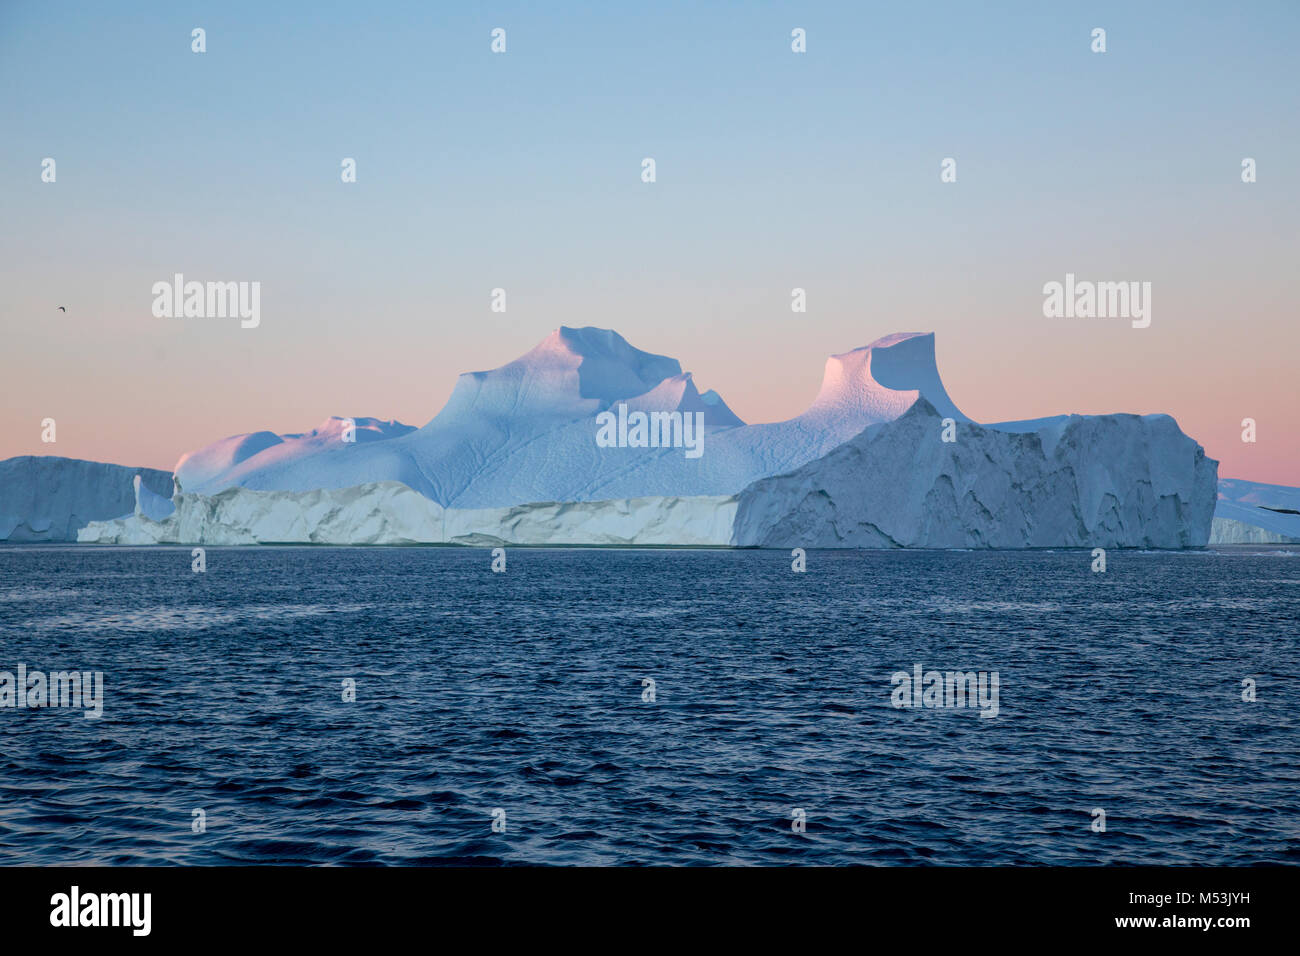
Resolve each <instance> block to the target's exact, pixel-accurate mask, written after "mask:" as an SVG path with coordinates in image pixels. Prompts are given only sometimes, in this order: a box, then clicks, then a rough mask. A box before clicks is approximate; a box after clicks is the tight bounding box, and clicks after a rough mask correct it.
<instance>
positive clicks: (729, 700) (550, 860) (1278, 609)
mask: <svg viewBox="0 0 1300 956" xmlns="http://www.w3.org/2000/svg"><path fill="white" fill-rule="evenodd" d="M206 561H207V570H206V571H205V572H203V573H195V572H193V571H192V570H191V556H190V550H189V549H188V548H184V549H181V548H155V549H148V548H142V549H127V548H92V547H80V548H78V547H40V546H31V547H7V548H0V671H9V672H16V668H17V667H18V665H19V664H20V663H21V664H24V665H25V666H26V668H27V669H28V670H29V671H33V670H42V671H45V672H50V671H58V670H74V669H75V670H82V671H100V672H102V673H103V682H104V683H103V688H104V691H103V716H102V717H100V718H99V719H87V718H86V717H85V716H83V711H82V710H80V709H76V708H49V707H47V708H23V709H19V708H17V707H3V708H0V741H2V748H0V749H2V753H0V864H89V863H100V864H250V863H263V864H265V863H301V864H335V865H359V864H403V865H407V864H673V865H676V864H704V865H733V864H744V865H748V864H944V865H954V864H955V865H964V864H985V865H987V864H1120V863H1122V864H1227V865H1247V864H1260V863H1298V862H1300V719H1298V718H1297V704H1298V703H1300V693H1298V691H1300V680H1298V676H1300V555H1298V554H1297V553H1296V552H1295V551H1286V550H1268V549H1263V548H1254V549H1251V548H1244V549H1240V550H1236V551H1229V550H1227V549H1225V550H1223V551H1222V552H1219V553H1215V552H1185V553H1141V552H1132V551H1112V552H1110V554H1109V555H1108V561H1107V569H1106V571H1105V573H1094V572H1093V571H1092V570H1091V563H1092V558H1091V555H1090V554H1089V553H1088V552H1086V551H1069V552H1066V551H1061V552H1029V553H1008V552H1001V553H997V552H993V553H990V552H971V553H960V552H829V551H811V552H809V553H808V559H807V561H808V564H807V571H806V573H803V574H797V573H793V572H792V571H791V558H790V555H789V554H788V553H787V552H778V551H705V550H558V549H522V548H521V549H509V550H508V553H507V567H506V571H505V572H504V573H493V572H492V571H491V561H492V558H491V555H490V553H489V552H488V551H487V550H477V549H451V548H355V549H354V548H275V547H272V548H209V549H207V554H206ZM918 664H919V665H921V667H922V668H923V670H925V671H928V670H930V669H936V670H940V671H949V670H953V671H962V672H966V671H976V672H986V673H988V674H991V673H992V672H995V671H996V672H997V674H998V677H999V699H998V713H997V716H996V717H988V718H986V717H981V716H980V712H979V711H978V710H977V709H974V708H971V707H965V708H962V707H931V708H927V707H919V708H918V707H907V708H900V707H895V706H894V704H893V701H892V698H891V695H892V694H893V692H894V690H895V685H894V684H893V682H892V680H891V675H893V674H894V673H895V672H900V671H906V672H910V671H912V670H913V668H914V666H915V665H918ZM647 678H648V679H651V680H653V681H654V687H653V690H654V695H653V698H654V699H653V700H649V699H643V698H646V697H648V696H649V695H648V691H649V689H650V688H649V686H648V685H647V684H646V683H644V682H645V680H646V679H647ZM349 679H350V680H352V681H355V697H356V699H355V701H345V700H344V699H343V697H344V693H343V686H344V681H345V680H349ZM1247 679H1249V680H1250V681H1253V682H1254V696H1255V698H1256V699H1255V700H1253V701H1247V700H1243V691H1244V689H1245V685H1243V681H1244V680H1247ZM796 808H797V809H800V810H802V811H803V816H804V819H805V820H806V831H805V832H802V833H799V832H795V830H794V829H793V828H792V822H794V820H795V817H796V814H795V813H794V811H795V810H796ZM195 810H201V811H202V824H203V825H202V827H201V828H200V827H198V822H197V821H199V817H198V816H196V815H195V813H194V811H195ZM497 810H499V811H502V812H503V814H504V816H502V814H501V813H498V814H496V815H495V816H494V811H497ZM1095 810H1103V811H1104V813H1105V817H1104V821H1105V831H1104V832H1097V831H1096V830H1095V829H1094V827H1095V826H1097V821H1098V820H1099V819H1100V818H1099V817H1097V816H1096V815H1094V811H1095ZM494 821H495V822H497V824H498V826H500V824H501V823H502V822H503V823H504V832H494V830H493V824H494ZM196 828H199V829H202V832H196Z"/></svg>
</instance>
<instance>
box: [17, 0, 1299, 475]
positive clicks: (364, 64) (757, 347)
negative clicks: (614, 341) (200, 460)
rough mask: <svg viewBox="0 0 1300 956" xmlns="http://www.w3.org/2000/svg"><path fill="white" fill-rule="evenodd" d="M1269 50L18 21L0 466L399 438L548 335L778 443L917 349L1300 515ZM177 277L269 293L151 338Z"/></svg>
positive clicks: (1196, 8)
mask: <svg viewBox="0 0 1300 956" xmlns="http://www.w3.org/2000/svg"><path fill="white" fill-rule="evenodd" d="M990 7H996V9H990ZM290 8H292V9H290ZM196 26H200V27H203V28H204V29H206V31H207V47H208V50H207V52H206V53H205V54H202V55H199V54H194V53H192V52H191V51H190V31H191V29H192V28H194V27H196ZM498 26H499V27H503V28H505V29H506V31H507V39H508V52H507V53H505V54H504V55H493V54H492V53H491V52H490V50H489V43H490V36H489V34H490V31H491V30H492V28H494V27H498ZM794 27H803V28H804V29H806V31H807V36H808V52H807V53H806V54H802V55H797V54H794V53H792V52H791V51H790V31H791V29H792V28H794ZM1094 27H1104V28H1105V29H1106V31H1107V46H1108V52H1106V53H1105V54H1094V53H1092V52H1091V51H1090V49H1089V45H1090V33H1091V30H1092V29H1093V28H1094ZM1297 49H1300V4H1297V3H1295V2H1293V0H1279V2H1255V0H1249V2H1243V3H1230V2H1226V0H1225V2H1217V3H1194V2H1193V3H1188V2H1177V3H1139V4H1134V3H1130V2H1124V3H1114V4H1107V3H1086V4H1084V3H1080V4H1065V3H1050V4H1044V3H1038V2H1026V3H1014V4H1013V3H999V4H983V3H963V4H945V3H924V4H890V5H875V4H862V3H851V2H844V3H770V4H769V3H707V2H684V3H655V2H648V3H644V4H632V3H626V4H624V3H597V2H593V3H583V4H577V3H548V4H539V3H517V4H511V3H477V2H476V3H469V2H462V3H428V2H421V3H390V4H383V3H373V4H371V3H334V4H329V3H312V4H310V5H308V4H301V5H290V4H284V5H281V4H274V5H273V4H267V3H264V2H255V3H230V2H224V3H219V4H218V3H212V4H186V3H175V2H168V3H138V4H135V3H133V4H128V5H123V4H103V3H58V2H39V3H37V2H13V0H7V2H2V3H0V323H2V325H3V333H4V337H3V341H4V346H3V348H0V458H4V457H8V456H11V455H19V454H58V455H66V456H69V457H76V458H91V459H97V460H104V461H113V462H119V463H124V464H130V465H135V466H141V465H149V466H155V467H161V468H170V467H171V466H172V465H173V464H174V463H175V461H176V459H177V458H178V457H179V456H180V454H181V453H182V452H184V451H187V450H189V449H192V448H194V447H197V446H201V445H204V444H206V443H208V442H209V441H212V440H214V439H216V438H220V437H223V436H225V435H230V434H235V433H239V432H247V431H254V430H258V429H264V428H265V429H270V430H272V431H277V432H286V431H303V430H306V429H309V428H311V427H313V426H314V425H316V424H317V423H319V422H320V421H321V420H322V419H324V418H325V417H326V416H328V415H331V414H334V415H350V416H360V415H373V416H377V417H381V418H397V419H399V420H401V421H405V422H408V423H411V424H415V425H422V424H424V423H425V422H426V421H428V420H429V419H430V418H432V417H433V416H434V414H435V413H436V412H437V411H438V409H439V408H441V406H442V404H443V402H444V401H445V400H446V398H447V396H448V395H449V393H450V391H451V388H452V385H453V383H454V380H455V377H456V375H457V374H458V373H459V372H463V371H469V370H475V369H483V368H492V367H495V366H498V365H501V364H503V363H505V362H507V361H509V360H510V359H513V358H515V357H517V356H518V355H519V354H521V353H523V352H524V351H526V350H527V349H528V348H530V347H531V346H533V345H534V344H535V343H536V342H537V341H539V340H540V339H542V338H543V337H544V336H545V335H546V334H547V333H548V332H549V331H550V330H551V329H553V328H555V327H557V326H559V325H575V326H581V325H596V326H602V327H606V328H613V329H616V330H617V331H619V332H620V333H622V334H623V335H624V336H625V337H626V338H627V339H628V340H629V341H630V342H631V343H632V344H634V345H636V346H638V347H640V348H643V349H647V350H649V351H653V352H659V353H662V354H666V355H671V356H673V357H674V358H677V359H679V360H680V361H681V362H682V365H683V367H684V368H685V369H687V370H690V371H692V372H694V373H695V380H696V383H697V385H698V386H699V388H700V389H701V391H703V390H704V389H707V388H715V389H717V390H718V391H719V392H720V393H721V394H722V395H723V397H724V398H725V399H726V401H727V402H728V403H729V404H730V405H731V407H732V408H733V409H734V410H735V411H736V412H737V414H739V415H740V416H741V417H742V418H744V419H746V420H747V421H751V422H757V421H774V420H780V419H784V418H788V417H791V416H793V415H796V414H798V413H799V412H800V411H802V410H803V409H804V407H805V406H806V405H807V404H808V403H809V402H810V401H811V400H812V398H813V396H814V395H815V394H816V391H817V388H818V385H819V383H820V380H821V374H822V366H823V364H824V361H825V358H826V356H827V355H829V354H831V353H835V352H843V351H846V350H848V349H851V348H854V347H857V346H860V345H865V344H868V343H869V342H871V341H872V340H874V339H876V338H878V337H880V336H883V335H886V334H888V333H891V332H896V331H931V330H932V331H934V332H936V333H937V350H938V359H939V366H940V369H941V371H942V373H943V376H944V380H945V382H946V384H947V387H948V391H949V393H950V394H951V395H952V398H953V400H954V401H955V402H956V403H957V405H958V406H959V407H960V408H961V409H962V410H963V411H964V412H965V413H966V414H968V415H970V416H971V417H972V418H975V419H976V420H979V421H999V420H1006V419H1019V418H1033V417H1039V416H1044V415H1050V414H1056V413H1061V412H1081V413H1102V412H1115V411H1128V412H1139V413H1148V412H1167V413H1169V414H1172V415H1174V416H1175V417H1176V418H1177V419H1178V421H1179V423H1180V425H1181V426H1182V428H1183V430H1184V431H1186V432H1187V433H1188V434H1190V435H1191V436H1192V437H1194V438H1196V439H1197V440H1198V441H1200V442H1201V443H1202V444H1203V445H1204V446H1205V447H1206V450H1207V452H1208V453H1209V454H1210V455H1211V456H1213V457H1215V458H1218V459H1220V460H1221V462H1222V464H1221V466H1220V475H1221V476H1224V477H1240V478H1250V479H1254V480H1257V481H1269V482H1277V483H1282V484H1291V485H1300V440H1298V439H1297V435H1300V399H1298V398H1297V382H1298V381H1300V376H1297V374H1296V366H1297V359H1298V357H1300V322H1298V321H1297V320H1298V319H1300V309H1298V308H1297V301H1298V300H1300V267H1298V266H1297V256H1298V254H1300V236H1298V231H1300V183H1298V181H1297V177H1298V176H1300V55H1297V52H1296V51H1297ZM47 156H49V157H53V158H54V159H55V160H56V161H57V164H58V167H57V168H58V181H57V182H56V183H54V184H48V183H42V182H41V179H40V173H41V160H42V158H44V157H47ZM345 156H347V157H354V158H355V159H356V160H357V164H358V165H357V169H358V180H359V181H358V182H357V183H355V184H351V185H345V184H343V183H341V182H340V178H339V171H340V166H339V164H340V161H341V160H342V158H343V157H345ZM645 156H652V157H654V158H655V160H656V162H657V166H658V181H657V182H656V183H654V184H645V183H642V182H641V179H640V168H641V166H640V164H641V159H642V157H645ZM948 156H952V157H955V158H956V159H957V163H958V181H957V182H956V183H955V184H943V183H941V182H940V181H939V164H940V161H941V160H942V159H943V158H944V157H948ZM1247 156H1249V157H1253V158H1255V159H1256V161H1257V163H1258V176H1259V181H1258V182H1257V183H1254V184H1250V185H1247V184H1243V183H1242V182H1241V179H1240V164H1241V160H1242V158H1243V157H1247ZM176 272H182V273H184V274H185V275H186V277H187V278H190V279H198V280H209V279H211V280H259V281H260V282H261V283H262V321H261V326H260V327H259V328H257V329H241V328H240V327H239V323H238V321H237V320H221V319H189V320H169V319H157V318H154V317H153V315H152V314H151V311H150V306H151V303H152V299H153V296H152V293H151V291H150V289H151V286H152V285H153V283H154V282H157V281H160V280H169V279H170V277H171V276H172V275H173V273H176ZM1067 272H1073V273H1075V274H1077V275H1078V276H1079V277H1080V278H1084V279H1096V280H1139V281H1149V282H1151V283H1152V285H1153V295H1152V297H1153V316H1152V323H1151V326H1150V328H1147V329H1140V330H1139V329H1133V328H1131V327H1130V325H1129V323H1128V322H1127V321H1125V320H1121V319H1109V320H1103V319H1046V318H1044V317H1043V315H1042V302H1043V295H1042V287H1043V284H1044V283H1045V282H1048V281H1052V280H1058V281H1059V280H1062V279H1063V278H1064V276H1065V273H1067ZM795 286H800V287H803V288H805V289H807V295H808V311H807V313H806V314H795V313H792V312H791V311H790V290H791V288H793V287H795ZM494 287H504V288H505V289H506V290H507V295H508V311H507V312H506V313H504V314H500V313H493V312H491V311H490V309H489V296H490V291H491V290H492V289H493V288H494ZM60 305H64V306H66V307H67V310H68V311H67V313H66V314H65V313H61V312H58V311H57V307H58V306H60ZM46 417H52V418H54V419H56V421H57V422H58V441H57V443H56V444H53V445H51V444H43V443H42V442H41V440H40V434H41V426H40V423H41V420H42V419H43V418H46ZM1245 417H1251V418H1254V419H1256V420H1257V422H1258V442H1257V443H1256V444H1244V443H1243V442H1242V441H1241V437H1240V436H1241V420H1242V419H1243V418H1245Z"/></svg>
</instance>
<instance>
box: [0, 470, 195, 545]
mask: <svg viewBox="0 0 1300 956" xmlns="http://www.w3.org/2000/svg"><path fill="white" fill-rule="evenodd" d="M137 475H138V476H140V479H141V482H142V486H143V488H144V490H145V493H147V494H152V495H154V496H155V498H158V497H161V498H165V499H166V498H170V497H171V494H172V479H171V475H169V474H168V473H167V472H165V471H158V470H157V469H154V468H127V467H125V466H123V465H108V464H104V463H103V462H98V461H82V460H80V459H76V458H58V457H55V456H52V455H51V456H33V455H24V456H21V457H18V458H9V459H7V460H5V461H0V541H11V542H12V541H23V542H26V541H76V540H77V530H78V529H79V528H83V527H85V526H86V524H87V523H89V522H91V521H95V520H102V519H105V518H114V517H117V516H119V515H127V514H131V513H132V512H133V511H134V509H135V504H136V494H135V478H136V476H137ZM151 504H152V503H151ZM167 507H170V505H167Z"/></svg>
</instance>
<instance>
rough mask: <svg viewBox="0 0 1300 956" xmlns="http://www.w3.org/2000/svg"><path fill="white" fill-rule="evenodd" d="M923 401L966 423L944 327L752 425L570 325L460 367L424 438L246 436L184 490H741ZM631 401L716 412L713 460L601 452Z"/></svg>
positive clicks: (837, 365)
mask: <svg viewBox="0 0 1300 956" xmlns="http://www.w3.org/2000/svg"><path fill="white" fill-rule="evenodd" d="M921 394H925V396H926V397H927V399H928V400H929V401H930V402H931V403H932V404H933V405H934V406H935V407H936V408H938V409H939V410H940V411H941V412H943V413H944V414H945V415H949V416H951V417H953V418H955V419H957V420H959V421H966V418H965V416H964V415H962V414H961V412H960V411H958V410H957V408H956V407H955V406H954V405H953V404H952V401H951V400H950V399H949V397H948V395H947V393H946V391H945V390H944V388H943V383H942V381H941V380H940V378H939V372H938V369H937V367H936V366H935V360H934V336H933V335H932V334H921V333H903V334H897V335H891V336H887V337H886V338H883V339H879V340H878V341H876V342H874V343H873V344H872V345H869V346H866V347H864V348H860V349H855V350H853V351H851V352H846V353H844V354H842V355H836V356H832V357H831V358H830V359H828V360H827V362H826V371H825V375H824V378H823V382H822V387H821V390H820V391H819V392H818V394H817V397H816V399H815V400H814V401H813V403H812V405H811V406H810V407H809V408H808V410H807V411H806V412H804V413H803V414H802V415H800V416H798V417H796V418H793V419H790V420H789V421H785V422H779V423H775V424H765V425H745V424H744V423H743V422H741V421H740V419H739V418H737V417H736V415H735V414H734V413H733V412H732V411H731V410H730V409H729V408H728V407H727V405H726V403H725V402H723V401H722V399H721V398H720V397H719V396H718V395H717V394H716V393H715V392H706V393H704V394H703V395H701V394H700V393H699V392H698V391H697V390H696V387H695V383H694V381H693V380H692V378H691V376H690V374H689V373H685V374H684V373H683V372H682V370H681V366H680V364H679V363H678V362H677V361H676V360H675V359H670V358H666V357H664V356H661V355H653V354H651V353H648V352H643V351H641V350H640V349H637V348H634V347H633V346H631V345H629V344H628V343H627V342H626V341H625V340H624V339H623V338H622V336H620V335H618V334H617V333H615V332H612V331H609V330H606V329H596V328H581V329H572V328H567V327H562V328H560V329H558V330H556V331H555V332H553V333H552V334H551V335H550V336H548V337H547V338H546V339H545V340H543V341H542V342H541V343H540V344H539V345H538V346H537V347H535V348H534V349H532V350H531V351H530V352H528V353H527V354H526V355H524V356H522V357H521V358H519V359H517V360H515V361H514V362H511V363H509V364H508V365H504V366H502V367H501V368H498V369H494V370H492V371H488V372H472V373H468V374H465V375H461V376H460V378H459V380H458V381H457V383H456V387H455V389H454V390H453V392H452V395H451V398H450V399H449V400H448V402H447V405H446V406H445V407H444V408H443V410H442V411H441V412H439V413H438V415H437V416H436V417H435V418H434V419H433V420H432V421H430V422H429V423H428V424H427V425H425V426H424V427H423V428H421V429H419V430H418V431H414V432H410V433H407V434H402V435H397V436H391V437H390V436H388V435H383V436H380V437H378V438H377V439H376V440H374V441H370V442H365V443H362V442H358V443H356V444H353V445H346V444H344V443H342V442H339V441H336V440H334V441H331V440H329V439H328V438H326V439H321V440H313V441H310V442H308V441H300V442H295V443H291V442H288V441H275V442H269V440H268V439H267V438H265V437H260V438H259V437H258V436H259V435H263V436H264V435H266V434H267V433H254V434H253V435H248V436H237V437H235V438H229V439H225V440H223V441H222V442H218V443H216V444H215V445H212V446H208V447H207V448H204V449H201V450H199V451H197V452H194V453H191V454H190V455H187V456H185V457H184V458H183V459H182V460H181V462H180V463H179V464H178V466H177V477H178V478H179V479H180V481H181V484H182V486H183V489H184V490H185V491H187V492H190V491H196V492H201V493H204V494H213V493H215V492H217V491H220V490H222V489H223V488H227V487H231V486H236V485H237V486H243V487H247V488H251V489H257V490H288V491H308V490H312V489H316V488H346V487H353V486H356V485H362V484H367V483H372V482H381V481H400V482H402V483H404V484H406V485H408V486H409V487H411V488H414V489H415V490H416V491H419V492H420V493H421V494H424V495H426V496H428V497H429V498H431V499H433V500H434V501H436V502H437V503H439V504H440V505H443V506H444V507H455V508H491V507H505V506H510V505H516V504H521V503H526V502H544V501H593V500H606V499H621V498H640V497H647V496H699V495H730V494H733V493H735V492H736V491H738V490H739V489H741V488H743V487H745V486H746V485H748V484H749V483H750V482H752V481H753V480H754V479H756V478H759V477H763V476H765V475H770V474H775V473H778V472H782V471H788V470H790V469H792V468H797V467H798V466H799V465H802V464H804V463H806V462H808V461H811V460H813V459H815V458H818V457H820V456H821V455H824V454H825V453H826V452H828V451H830V450H831V449H832V448H834V447H836V446H837V445H840V444H842V443H843V442H845V441H847V440H848V439H849V438H852V437H853V436H854V435H856V434H858V433H859V432H861V431H862V429H864V428H866V427H867V426H868V425H872V424H875V423H878V422H884V421H891V420H893V419H895V418H897V417H898V416H899V415H901V414H903V412H904V411H906V410H907V409H908V408H909V407H910V406H911V405H912V404H913V402H915V401H916V399H917V397H918V396H919V395H921ZM619 403H626V404H627V406H628V408H629V411H635V410H642V411H682V412H686V413H692V412H697V411H698V412H702V413H703V414H704V416H705V418H704V421H705V425H706V437H705V440H704V450H703V454H702V455H701V456H700V457H698V458H687V457H686V456H685V450H684V449H682V448H600V447H598V446H597V444H596V434H597V431H598V425H597V422H596V417H595V416H596V415H597V414H598V413H599V412H602V411H605V410H613V409H615V408H617V406H618V404H619ZM271 437H272V438H275V437H277V436H271ZM268 442H269V443H268ZM259 445H264V446H265V447H259Z"/></svg>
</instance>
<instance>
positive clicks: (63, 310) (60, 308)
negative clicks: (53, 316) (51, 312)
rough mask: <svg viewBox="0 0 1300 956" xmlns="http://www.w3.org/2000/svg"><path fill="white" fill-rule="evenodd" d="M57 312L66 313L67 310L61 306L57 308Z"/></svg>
mask: <svg viewBox="0 0 1300 956" xmlns="http://www.w3.org/2000/svg"><path fill="white" fill-rule="evenodd" d="M59 311H60V312H67V311H68V310H67V309H65V308H64V307H63V306H59Z"/></svg>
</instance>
